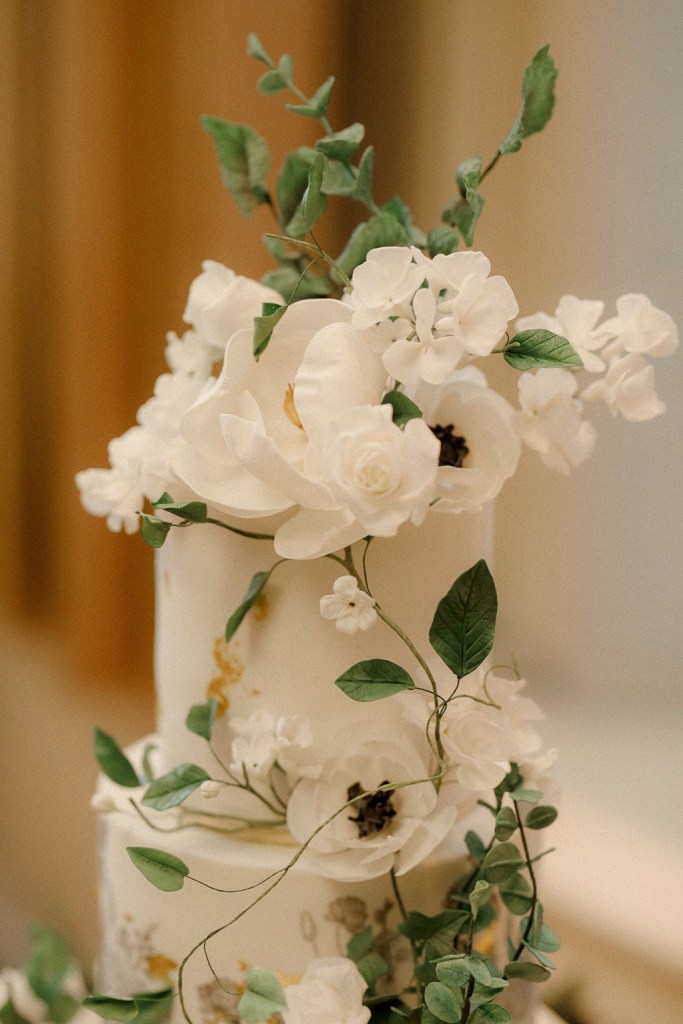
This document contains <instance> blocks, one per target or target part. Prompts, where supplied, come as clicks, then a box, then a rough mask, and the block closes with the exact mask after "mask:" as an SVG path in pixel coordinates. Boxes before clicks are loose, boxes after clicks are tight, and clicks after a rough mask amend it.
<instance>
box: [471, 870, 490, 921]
mask: <svg viewBox="0 0 683 1024" xmlns="http://www.w3.org/2000/svg"><path fill="white" fill-rule="evenodd" d="M490 898H491V890H490V887H489V883H488V882H485V881H484V879H483V878H480V879H479V880H478V881H477V883H476V884H475V886H474V889H472V892H471V893H470V895H469V900H470V907H471V908H472V916H473V917H475V918H476V916H477V912H478V911H479V908H480V907H481V906H483V904H484V903H487V902H488V900H489V899H490Z"/></svg>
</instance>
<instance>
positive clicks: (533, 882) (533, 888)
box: [512, 800, 538, 961]
mask: <svg viewBox="0 0 683 1024" xmlns="http://www.w3.org/2000/svg"><path fill="white" fill-rule="evenodd" d="M512 803H513V806H514V808H515V816H516V818H517V824H518V826H519V834H520V837H521V840H522V846H523V848H524V856H525V857H526V866H527V870H528V872H529V881H530V882H531V905H530V907H529V917H528V920H527V923H526V928H525V929H524V934H523V935H522V940H521V942H520V943H519V945H518V946H517V949H516V950H515V952H514V956H513V957H512V960H513V961H514V960H519V958H520V956H521V955H522V951H523V950H524V944H525V942H526V941H527V939H528V938H529V934H530V932H531V929H532V927H533V921H534V911H535V910H536V904H537V903H538V888H537V884H536V873H535V872H534V869H533V863H534V858H532V856H531V852H530V850H529V844H528V843H527V839H526V833H525V831H524V825H523V824H522V816H521V814H520V813H519V804H518V803H517V801H516V800H513V801H512Z"/></svg>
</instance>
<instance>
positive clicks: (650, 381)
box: [581, 353, 665, 423]
mask: <svg viewBox="0 0 683 1024" xmlns="http://www.w3.org/2000/svg"><path fill="white" fill-rule="evenodd" d="M581 397H582V398H584V399H585V400H586V401H587V402H596V401H600V400H602V401H603V402H606V403H607V407H608V408H609V411H610V412H611V413H612V415H613V416H616V415H617V414H618V413H621V415H622V416H623V417H624V419H625V420H629V421H630V422H631V423H642V422H644V421H645V420H651V419H654V417H655V416H660V415H661V414H662V413H663V412H664V410H665V405H664V402H662V401H660V399H659V398H657V394H656V391H655V373H654V368H653V367H652V366H651V365H650V364H649V363H648V362H647V361H646V360H645V359H643V357H642V356H639V355H636V354H635V353H629V354H628V355H625V356H622V357H621V359H615V360H614V362H613V363H612V364H611V365H610V367H609V369H608V371H607V373H606V374H605V376H604V377H603V378H602V379H601V380H596V381H592V382H591V383H590V384H589V385H588V387H587V388H585V390H584V391H583V393H582V395H581Z"/></svg>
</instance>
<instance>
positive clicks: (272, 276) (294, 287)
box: [261, 267, 332, 305]
mask: <svg viewBox="0 0 683 1024" xmlns="http://www.w3.org/2000/svg"><path fill="white" fill-rule="evenodd" d="M261 280H262V282H263V284H265V285H266V286H267V287H268V288H274V289H275V291H276V292H279V293H280V295H281V296H282V298H283V299H284V300H285V302H286V303H287V305H291V304H292V303H293V302H300V301H301V299H324V298H326V297H327V296H328V295H329V294H330V292H331V290H332V289H331V286H330V283H329V281H328V279H327V278H325V277H319V276H318V275H317V274H311V273H308V274H303V275H302V273H301V271H300V270H297V268H296V267H277V268H276V269H275V270H269V271H267V272H266V273H265V274H264V275H263V277H262V278H261Z"/></svg>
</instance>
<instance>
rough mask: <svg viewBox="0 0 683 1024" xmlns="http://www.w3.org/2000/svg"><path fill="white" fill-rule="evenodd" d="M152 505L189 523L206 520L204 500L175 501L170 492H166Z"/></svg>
mask: <svg viewBox="0 0 683 1024" xmlns="http://www.w3.org/2000/svg"><path fill="white" fill-rule="evenodd" d="M152 505H153V507H154V508H158V509H160V510H162V511H163V512H171V513H172V514H173V515H174V516H178V517H179V518H180V519H185V520H186V521H187V522H189V523H205V522H206V517H207V507H206V503H205V502H203V501H174V500H173V498H172V497H171V495H170V494H167V493H166V492H164V494H162V495H161V497H160V498H157V500H156V501H153V502H152Z"/></svg>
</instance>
